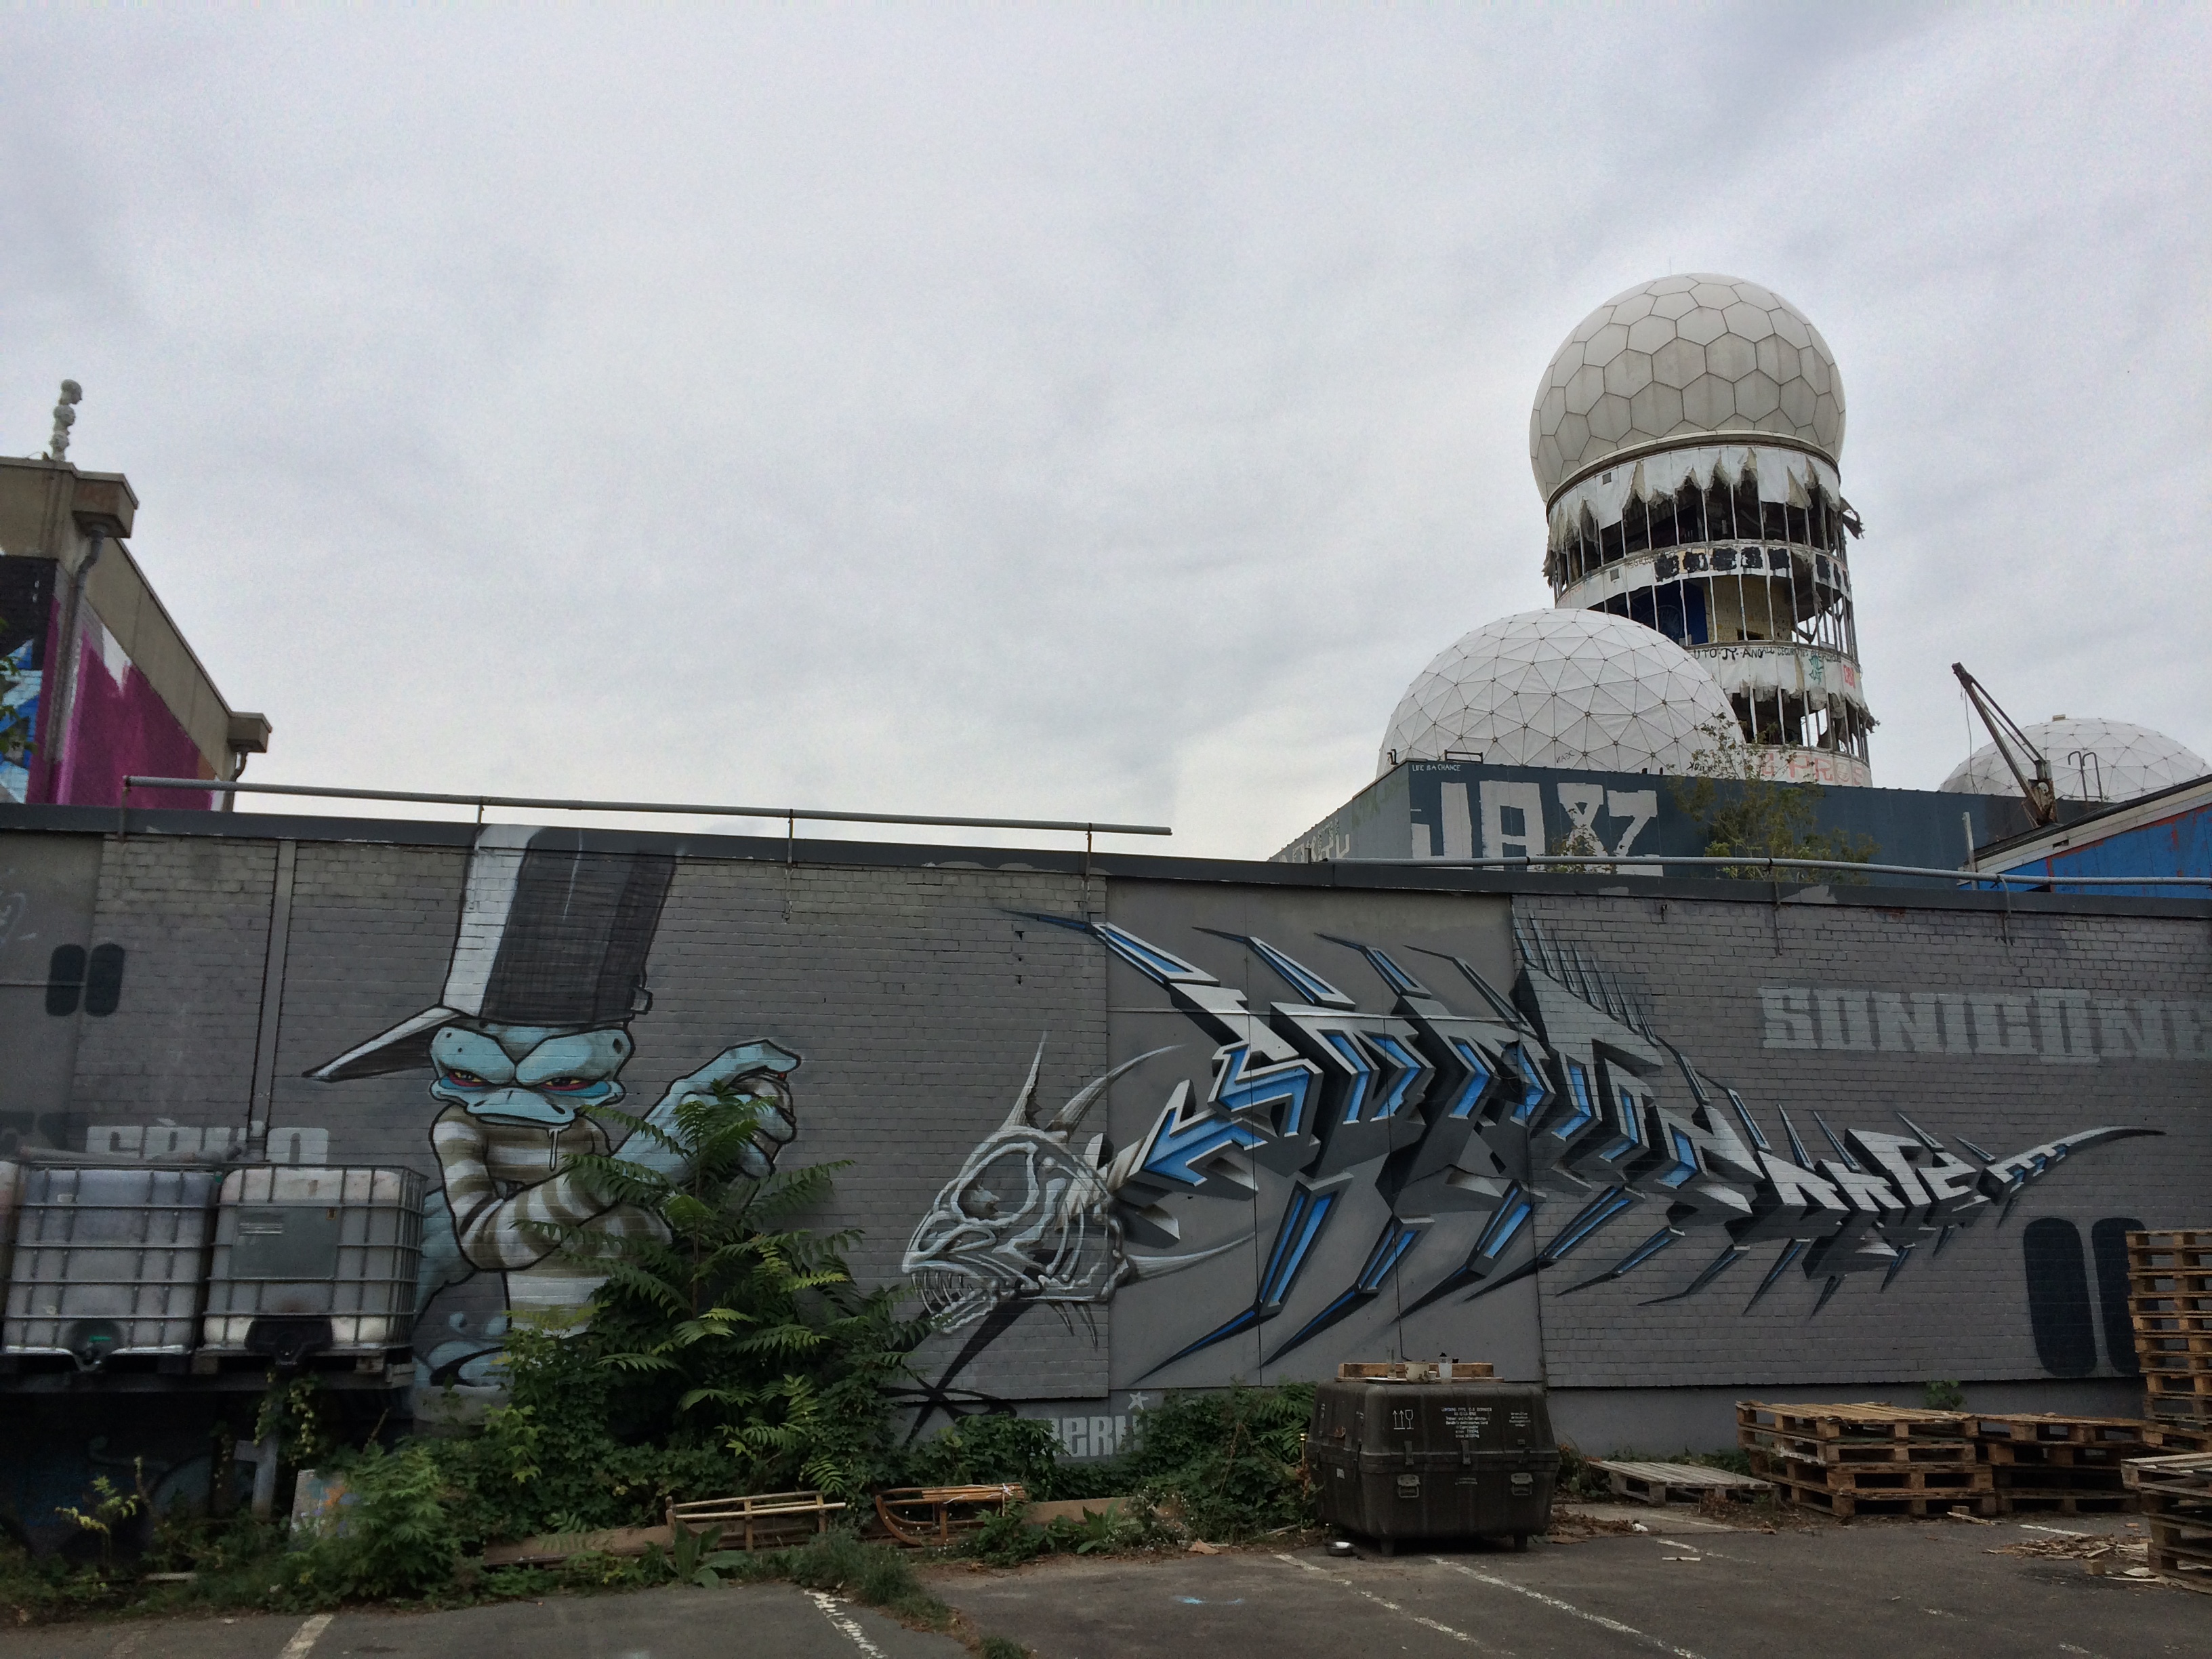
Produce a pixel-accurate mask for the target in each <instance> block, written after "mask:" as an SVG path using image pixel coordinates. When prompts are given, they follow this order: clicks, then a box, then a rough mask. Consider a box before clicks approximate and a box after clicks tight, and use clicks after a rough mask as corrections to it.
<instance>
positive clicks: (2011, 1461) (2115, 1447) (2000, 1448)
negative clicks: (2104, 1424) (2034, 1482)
mask: <svg viewBox="0 0 2212 1659" xmlns="http://www.w3.org/2000/svg"><path fill="white" fill-rule="evenodd" d="M2149 1455H2150V1445H2149V1443H2148V1442H2147V1441H2144V1440H2141V1439H2136V1440H2127V1441H2122V1442H2120V1443H2117V1444H2112V1445H2103V1446H2014V1445H2008V1444H2007V1443H2005V1442H2003V1441H2002V1440H1990V1441H1984V1442H1983V1443H1982V1457H1983V1461H1984V1462H1987V1463H1988V1464H1989V1465H1990V1467H1991V1468H1995V1469H1996V1471H1997V1474H1998V1476H1999V1479H2000V1480H2002V1477H2003V1476H2004V1475H2005V1474H2007V1473H2008V1472H2016V1473H2018V1474H2020V1475H2021V1476H2022V1477H2023V1478H2025V1477H2027V1476H2028V1475H2031V1474H2041V1473H2043V1472H2045V1471H2049V1470H2065V1471H2071V1470H2079V1471H2081V1472H2082V1473H2084V1474H2089V1473H2095V1474H2109V1475H2112V1476H2113V1477H2114V1478H2115V1479H2117V1478H2118V1475H2119V1472H2120V1465H2121V1464H2123V1463H2124V1462H2127V1461H2128V1459H2130V1457H2148V1456H2149Z"/></svg>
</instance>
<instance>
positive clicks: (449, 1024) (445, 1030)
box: [307, 826, 799, 1335]
mask: <svg viewBox="0 0 2212 1659" xmlns="http://www.w3.org/2000/svg"><path fill="white" fill-rule="evenodd" d="M675 870H676V860H674V859H673V858H671V857H668V856H665V855H662V854H635V853H623V854H616V853H595V852H587V851H586V850H584V848H583V847H582V842H581V837H580V836H577V835H575V834H574V833H570V832H562V831H557V830H549V829H532V828H529V827H527V826H511V827H510V826H495V827H492V828H489V829H484V830H483V832H482V833H481V834H479V835H478V836H477V841H476V845H475V847H474V848H473V849H472V850H471V854H470V858H469V867H468V876H467V881H466V884H465V890H464V893H463V897H462V903H461V915H460V923H459V928H458V930H457V932H456V933H455V935H454V939H453V958H452V963H451V965H450V967H449V969H447V976H446V983H445V987H444V992H443V994H442V995H441V997H440V998H439V1000H437V1001H436V1002H435V1003H433V1004H432V1005H431V1006H428V1007H427V1008H425V1009H423V1010H422V1012H419V1013H416V1014H414V1015H412V1016H410V1018H407V1019H404V1020H402V1021H401V1022H400V1023H399V1024H397V1025H394V1026H392V1028H391V1029H390V1030H386V1031H383V1032H380V1033H379V1034H378V1035H377V1036H373V1037H371V1038H369V1039H368V1041H367V1042H363V1043H361V1044H360V1045H358V1046H357V1047H356V1048H350V1049H348V1050H347V1051H346V1052H345V1053H343V1054H339V1055H337V1057H336V1058H335V1059H332V1060H326V1061H325V1062H324V1063H323V1064H321V1065H319V1066H316V1067H314V1068H313V1070H312V1071H311V1072H309V1073H307V1075H308V1076H310V1077H311V1078H313V1079H316V1080H318V1081H319V1082H325V1083H343V1082H345V1081H348V1080H349V1079H356V1078H365V1077H376V1076H381V1075H384V1074H386V1073H392V1072H398V1071H407V1070H413V1069H417V1068H427V1069H428V1071H429V1073H430V1074H431V1081H430V1085H429V1090H428V1092H429V1096H430V1098H431V1100H432V1102H434V1103H435V1105H436V1108H437V1110H436V1112H435V1116H434V1117H433V1119H432V1121H431V1124H430V1146H431V1149H432V1152H433V1153H434V1155H435V1159H436V1163H437V1167H438V1170H439V1173H440V1176H441V1186H440V1188H439V1190H438V1191H437V1192H436V1193H435V1194H433V1195H432V1197H431V1199H430V1200H429V1205H428V1211H427V1212H426V1215H425V1225H424V1229H423V1249H422V1276H421V1279H420V1282H419V1284H418V1285H417V1288H416V1316H417V1317H418V1318H419V1317H420V1316H422V1312H423V1310H425V1309H426V1308H427V1307H428V1304H429V1303H430V1301H431V1299H432V1298H433V1297H435V1296H436V1295H437V1294H438V1292H440V1291H442V1290H445V1289H447V1287H449V1286H453V1285H461V1284H464V1283H465V1282H467V1281H468V1280H469V1279H472V1278H474V1277H475V1276H476V1275H477V1274H479V1273H496V1274H500V1275H501V1276H502V1277H503V1280H504V1292H505V1302H506V1305H507V1307H508V1308H509V1309H511V1310H529V1311H532V1312H535V1313H538V1314H540V1315H543V1316H560V1315H562V1313H564V1312H565V1313H567V1314H568V1315H573V1313H574V1310H577V1309H578V1308H580V1306H581V1304H583V1303H584V1302H585V1301H586V1300H587V1299H588V1298H589V1297H590V1295H591V1293H592V1290H593V1289H594V1288H595V1287H596V1286H597V1285H599V1282H600V1281H601V1280H602V1279H604V1277H605V1274H604V1273H603V1272H601V1271H599V1269H598V1267H596V1265H595V1263H594V1261H593V1260H592V1255H591V1250H590V1242H591V1241H592V1240H593V1239H595V1238H596V1239H597V1240H599V1241H601V1242H602V1243H603V1244H604V1245H605V1248H606V1249H608V1250H611V1249H613V1248H614V1247H615V1245H616V1243H617V1241H619V1240H620V1239H622V1238H623V1237H635V1236H636V1235H638V1234H640V1233H641V1232H643V1231H646V1230H648V1229H653V1228H657V1227H658V1226H659V1223H658V1221H656V1220H655V1219H654V1218H653V1217H651V1216H649V1215H647V1214H646V1213H645V1212H642V1211H640V1210H637V1209H635V1208H634V1207H633V1206H627V1205H623V1204H616V1203H611V1202H609V1201H608V1200H606V1199H605V1198H603V1197H602V1196H601V1195H600V1194H599V1193H598V1192H597V1191H596V1190H595V1189H593V1188H592V1187H591V1185H590V1184H589V1183H588V1182H586V1180H585V1179H584V1178H583V1177H582V1176H579V1175H576V1174H574V1173H572V1172H570V1171H569V1170H568V1169H567V1168H566V1167H565V1166H566V1165H567V1164H568V1160H569V1159H570V1158H574V1157H579V1156H583V1155H587V1154H588V1155H594V1156H604V1155H605V1154H607V1153H609V1152H613V1151H616V1150H618V1149H624V1155H625V1156H626V1157H628V1158H629V1159H630V1160H631V1161H632V1162H634V1163H638V1164H647V1165H649V1166H652V1167H654V1168H659V1169H660V1170H662V1171H663V1172H664V1173H665V1174H668V1175H671V1176H678V1175H680V1173H681V1171H680V1170H679V1169H678V1168H677V1167H676V1163H677V1159H678V1154H676V1153H675V1152H671V1151H670V1150H669V1149H668V1148H666V1147H665V1146H662V1145H661V1144H659V1142H658V1141H657V1140H656V1139H654V1138H653V1137H652V1136H649V1135H647V1134H644V1133H637V1134H634V1135H631V1136H629V1137H628V1138H627V1139H623V1140H617V1139H616V1138H615V1137H614V1136H613V1135H612V1134H611V1133H610V1132H609V1127H608V1126H607V1124H606V1123H605V1122H604V1121H601V1120H600V1119H599V1118H598V1117H596V1116H595V1115H594V1113H595V1112H598V1111H599V1110H601V1109H605V1108H609V1107H613V1106H615V1105H616V1104H617V1103H618V1102H620V1101H621V1100H623V1097H624V1090H623V1085H622V1082H621V1073H622V1070H623V1066H625V1065H626V1064H627V1063H628V1062H629V1060H630V1058H631V1055H632V1054H633V1053H634V1051H635V1039H634V1038H633V1036H632V1035H631V1030H630V1027H631V1023H632V1022H633V1021H634V1020H635V1019H636V1018H638V1017H640V1016H641V1015H643V1014H646V1013H647V1012H649V1011H650V1010H651V1009H652V1006H653V993H652V990H651V988H650V987H648V986H647V983H646V973H645V963H646V957H647V954H648V953H649V952H650V951H651V950H652V948H653V939H654V936H655V934H656V933H657V931H658V929H659V922H660V912H661V907H662V905H663V904H664V903H665V901H666V898H667V895H668V888H669V884H670V882H671V880H672V879H673V878H674V875H675ZM798 1066H799V1056H798V1055H797V1054H793V1053H791V1052H790V1051H789V1050H787V1049H785V1048H781V1047H780V1046H778V1045H777V1044H775V1043H774V1042H769V1041H766V1040H764V1039H754V1040H751V1041H749V1042H740V1043H736V1044H733V1045H732V1046H731V1047H729V1048H725V1049H723V1050H722V1051H721V1052H720V1054H716V1055H715V1056H714V1058H713V1059H711V1060H708V1061H707V1063H706V1064H704V1065H703V1066H699V1067H698V1068H697V1069H696V1070H695V1071H693V1072H691V1073H689V1074H687V1075H686V1076H684V1077H681V1078H679V1079H677V1080H676V1081H675V1082H674V1083H671V1085H668V1088H667V1090H666V1091H665V1092H664V1093H663V1094H662V1096H661V1097H660V1099H659V1102H658V1103H656V1104H654V1105H653V1108H652V1109H651V1110H650V1111H648V1112H647V1113H646V1114H644V1121H645V1122H646V1123H647V1125H649V1126H651V1127H655V1128H666V1127H671V1126H672V1125H673V1123H674V1121H675V1114H676V1109H677V1107H678V1105H679V1104H681V1103H683V1102H684V1101H685V1100H688V1099H690V1098H693V1097H697V1096H699V1095H702V1094H704V1093H706V1092H707V1091H710V1090H712V1089H713V1088H714V1087H715V1086H716V1085H719V1084H725V1083H727V1084H732V1085H737V1086H738V1088H740V1089H741V1090H743V1091H744V1092H745V1093H747V1094H750V1095H752V1096H754V1097H757V1098H758V1099H759V1100H761V1101H762V1102H763V1110H762V1113H761V1116H760V1123H759V1126H758V1127H757V1129H756V1131H755V1133H754V1141H755V1151H754V1153H753V1156H752V1158H751V1160H750V1167H749V1168H748V1169H747V1173H748V1174H749V1175H750V1176H753V1177H754V1178H755V1179H758V1178H760V1177H762V1176H766V1175H767V1174H769V1171H770V1170H772V1169H773V1168H774V1165H775V1158H776V1154H777V1152H779V1151H780V1150H781V1148H782V1147H783V1146H785V1145H787V1143H789V1142H790V1140H791V1139H793V1136H794V1135H795V1134H796V1133H797V1132H798V1116H797V1113H796V1110H795V1108H794V1106H793V1098H792V1090H791V1082H790V1079H791V1074H792V1073H793V1072H794V1071H795V1070H797V1069H798ZM579 1233H580V1234H581V1235H582V1237H583V1240H584V1243H583V1245H582V1247H581V1248H579V1247H578V1246H577V1245H576V1244H575V1243H574V1242H573V1241H574V1238H575V1237H576V1235H577V1234H579ZM564 1234H565V1235H567V1236H568V1237H569V1238H570V1240H571V1241H572V1242H571V1243H568V1244H567V1245H563V1244H562V1243H561V1242H560V1241H561V1238H562V1236H563V1235H564ZM486 1334H487V1335H493V1334H495V1333H494V1332H489V1331H488V1332H487V1333H486Z"/></svg>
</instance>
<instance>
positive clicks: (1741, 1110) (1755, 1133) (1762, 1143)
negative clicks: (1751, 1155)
mask: <svg viewBox="0 0 2212 1659" xmlns="http://www.w3.org/2000/svg"><path fill="white" fill-rule="evenodd" d="M1721 1090H1722V1092H1723V1093H1724V1094H1725V1095H1727V1096H1728V1100H1729V1105H1730V1106H1731V1107H1733V1108H1734V1109H1735V1115H1736V1121H1738V1122H1740V1123H1741V1124H1742V1125H1743V1128H1744V1133H1746V1134H1747V1135H1749V1136H1750V1137H1751V1144H1752V1145H1753V1146H1756V1147H1758V1148H1759V1151H1760V1152H1766V1151H1768V1150H1770V1148H1769V1146H1768V1144H1767V1139H1766V1134H1765V1131H1764V1130H1762V1129H1761V1128H1760V1127H1759V1120H1758V1119H1757V1118H1755V1117H1753V1115H1751V1108H1750V1107H1749V1106H1747V1105H1746V1104H1745V1103H1744V1098H1743V1097H1742V1096H1741V1095H1740V1094H1738V1093H1736V1091H1735V1090H1733V1089H1731V1088H1729V1086H1728V1085H1726V1084H1723V1085H1721Z"/></svg>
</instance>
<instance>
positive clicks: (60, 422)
mask: <svg viewBox="0 0 2212 1659" xmlns="http://www.w3.org/2000/svg"><path fill="white" fill-rule="evenodd" d="M83 398H84V388H83V387H82V386H79V385H78V384H77V383H76V381H75V380H64V381H63V382H62V397H61V401H60V402H59V403H58V404H55V405H54V435H53V440H52V442H50V443H49V444H48V445H47V446H46V459H48V460H50V461H62V460H67V459H69V444H70V428H71V427H73V426H75V425H76V406H77V404H79V403H80V402H82V400H83Z"/></svg>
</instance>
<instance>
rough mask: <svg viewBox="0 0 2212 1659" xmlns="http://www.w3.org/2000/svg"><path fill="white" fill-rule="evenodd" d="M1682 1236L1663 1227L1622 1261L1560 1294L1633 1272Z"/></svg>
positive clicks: (1621, 1259)
mask: <svg viewBox="0 0 2212 1659" xmlns="http://www.w3.org/2000/svg"><path fill="white" fill-rule="evenodd" d="M1680 1237H1682V1235H1681V1234H1680V1233H1679V1232H1677V1231H1674V1229H1673V1228H1672V1227H1662V1228H1661V1229H1660V1230H1659V1231H1657V1232H1656V1233H1654V1234H1652V1235H1651V1237H1649V1238H1647V1239H1645V1240H1644V1242H1643V1243H1641V1244H1638V1246H1637V1247H1636V1248H1635V1249H1632V1250H1631V1251H1630V1252H1629V1253H1628V1254H1627V1255H1625V1256H1623V1257H1621V1258H1620V1261H1616V1262H1614V1263H1613V1266H1611V1267H1608V1268H1607V1269H1606V1270H1605V1271H1604V1272H1603V1273H1598V1274H1596V1275H1595V1276H1594V1277H1592V1278H1589V1279H1584V1280H1583V1282H1582V1283H1581V1284H1579V1285H1568V1286H1567V1288H1566V1289H1565V1290H1564V1291H1560V1292H1559V1294H1560V1295H1561V1296H1572V1295H1573V1294H1574V1293H1575V1292H1576V1291H1586V1290H1588V1289H1589V1287H1590V1286H1591V1285H1602V1284H1604V1283H1605V1282H1606V1281H1607V1279H1620V1278H1622V1277H1623V1276H1625V1275H1626V1274H1628V1273H1634V1272H1635V1271H1636V1270H1637V1269H1638V1267H1642V1266H1643V1265H1644V1263H1645V1262H1647V1261H1650V1260H1651V1258H1652V1257H1653V1256H1655V1255H1658V1254H1659V1252H1660V1251H1662V1250H1663V1249H1666V1248H1667V1247H1668V1245H1670V1244H1672V1243H1674V1241H1675V1240H1676V1239H1678V1238H1680Z"/></svg>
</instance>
